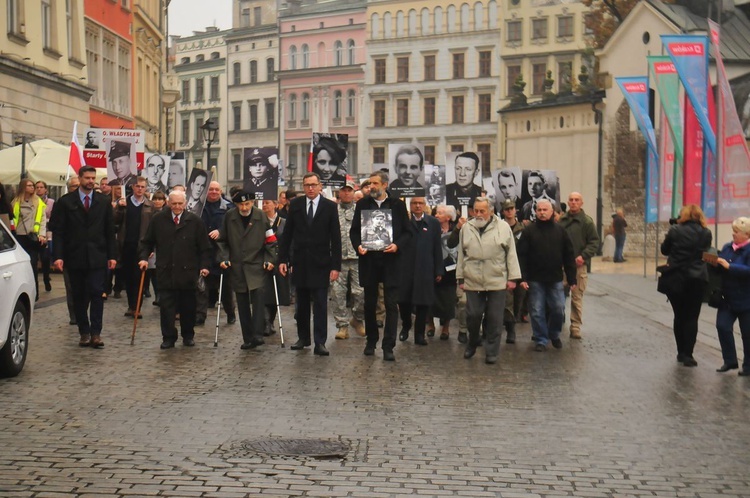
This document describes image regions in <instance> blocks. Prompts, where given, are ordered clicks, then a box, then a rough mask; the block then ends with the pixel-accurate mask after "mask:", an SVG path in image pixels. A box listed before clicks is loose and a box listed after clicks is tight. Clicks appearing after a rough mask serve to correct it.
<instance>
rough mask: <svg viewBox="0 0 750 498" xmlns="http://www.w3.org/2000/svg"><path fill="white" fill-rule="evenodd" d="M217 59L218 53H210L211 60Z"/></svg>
mask: <svg viewBox="0 0 750 498" xmlns="http://www.w3.org/2000/svg"><path fill="white" fill-rule="evenodd" d="M218 59H219V52H211V60H212V61H215V60H218Z"/></svg>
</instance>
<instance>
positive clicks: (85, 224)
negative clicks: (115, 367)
mask: <svg viewBox="0 0 750 498" xmlns="http://www.w3.org/2000/svg"><path fill="white" fill-rule="evenodd" d="M78 177H79V180H80V186H79V187H78V190H76V191H74V192H70V193H68V194H65V195H64V196H62V197H61V198H60V200H59V201H57V202H56V203H55V207H54V211H53V214H52V217H53V218H54V235H55V237H54V240H55V243H54V245H53V260H54V265H55V268H57V270H58V271H63V266H64V267H65V270H67V273H68V276H69V277H70V284H71V285H70V290H71V294H72V296H73V306H74V308H75V316H76V321H77V322H78V331H79V332H80V334H81V339H80V342H79V343H78V344H79V345H80V346H81V347H87V346H91V347H93V348H101V347H103V346H104V343H103V342H102V339H101V333H102V314H103V312H104V299H103V298H102V294H103V292H104V278H105V276H106V274H107V268H109V269H110V270H112V269H114V268H115V265H116V264H117V261H116V254H117V246H116V243H115V224H114V221H113V217H112V204H111V203H110V201H109V197H107V196H106V195H103V194H100V193H98V192H95V191H94V184H95V183H96V169H94V168H93V167H91V166H83V167H82V168H81V169H80V170H79V172H78Z"/></svg>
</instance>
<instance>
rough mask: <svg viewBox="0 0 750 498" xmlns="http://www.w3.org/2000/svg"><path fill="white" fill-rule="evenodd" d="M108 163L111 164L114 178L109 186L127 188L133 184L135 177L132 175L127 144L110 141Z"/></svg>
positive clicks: (128, 144) (128, 145)
mask: <svg viewBox="0 0 750 498" xmlns="http://www.w3.org/2000/svg"><path fill="white" fill-rule="evenodd" d="M109 162H110V163H111V164H112V173H113V176H114V178H113V179H112V180H111V181H110V182H109V184H110V185H122V186H123V187H127V186H128V185H133V184H134V183H135V179H136V176H135V175H134V174H133V169H132V160H131V158H130V143H129V142H121V141H119V140H112V145H111V146H110V147H109Z"/></svg>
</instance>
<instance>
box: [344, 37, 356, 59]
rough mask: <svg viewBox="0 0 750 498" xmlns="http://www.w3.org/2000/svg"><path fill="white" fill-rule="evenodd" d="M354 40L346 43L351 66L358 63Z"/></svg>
mask: <svg viewBox="0 0 750 498" xmlns="http://www.w3.org/2000/svg"><path fill="white" fill-rule="evenodd" d="M354 48H355V47H354V40H349V41H348V42H346V51H347V53H348V59H349V65H352V64H356V62H357V55H356V53H355V51H354Z"/></svg>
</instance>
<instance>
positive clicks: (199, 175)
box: [185, 168, 213, 216]
mask: <svg viewBox="0 0 750 498" xmlns="http://www.w3.org/2000/svg"><path fill="white" fill-rule="evenodd" d="M212 176H213V172H211V171H206V170H204V169H198V168H193V171H192V172H191V173H190V181H189V182H188V187H187V206H185V210H187V211H190V212H191V213H193V214H196V215H198V216H200V215H201V213H203V206H205V205H206V195H207V194H208V184H209V183H211V177H212Z"/></svg>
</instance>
